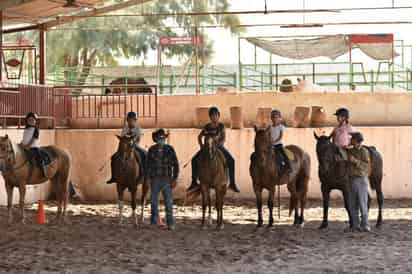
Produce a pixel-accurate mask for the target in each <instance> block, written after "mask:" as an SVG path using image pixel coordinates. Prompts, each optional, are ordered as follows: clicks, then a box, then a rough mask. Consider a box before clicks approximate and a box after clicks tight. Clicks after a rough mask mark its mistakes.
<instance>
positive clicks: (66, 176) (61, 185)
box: [0, 135, 72, 224]
mask: <svg viewBox="0 0 412 274" xmlns="http://www.w3.org/2000/svg"><path fill="white" fill-rule="evenodd" d="M41 149H42V150H44V151H45V152H47V154H48V155H49V156H50V157H51V162H50V164H49V165H48V166H47V167H46V172H47V174H46V175H47V178H46V177H45V176H44V175H43V172H42V170H41V168H39V166H38V164H31V161H30V159H29V158H28V154H27V152H26V151H25V150H24V149H23V148H22V147H21V146H20V145H18V144H15V143H14V142H12V140H10V138H9V137H8V136H7V135H6V136H4V137H0V171H1V172H2V174H3V177H4V181H5V186H6V191H7V210H8V222H9V223H11V222H12V219H13V215H12V203H13V190H14V188H15V187H18V188H19V193H20V201H19V205H20V211H21V222H22V223H23V224H24V223H25V214H24V198H25V195H26V185H37V184H41V183H45V182H46V181H48V180H49V179H50V181H51V183H52V185H53V187H54V188H55V190H56V196H57V203H58V205H57V222H64V217H65V215H66V207H67V202H68V186H69V181H70V171H71V167H72V163H71V157H70V154H69V153H68V152H67V151H65V150H62V149H59V148H57V147H55V146H47V147H42V148H41Z"/></svg>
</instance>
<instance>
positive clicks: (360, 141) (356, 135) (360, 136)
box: [349, 132, 364, 143]
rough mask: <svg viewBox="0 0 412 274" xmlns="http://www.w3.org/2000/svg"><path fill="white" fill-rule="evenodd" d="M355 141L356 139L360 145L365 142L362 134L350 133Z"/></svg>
mask: <svg viewBox="0 0 412 274" xmlns="http://www.w3.org/2000/svg"><path fill="white" fill-rule="evenodd" d="M349 134H350V135H351V136H352V138H353V139H355V140H356V141H357V142H358V143H362V142H363V140H364V139H363V135H362V133H360V132H351V133H349Z"/></svg>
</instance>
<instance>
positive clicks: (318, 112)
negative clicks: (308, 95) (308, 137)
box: [310, 106, 327, 127]
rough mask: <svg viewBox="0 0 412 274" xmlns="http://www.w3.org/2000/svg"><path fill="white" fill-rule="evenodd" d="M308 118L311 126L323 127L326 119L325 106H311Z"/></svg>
mask: <svg viewBox="0 0 412 274" xmlns="http://www.w3.org/2000/svg"><path fill="white" fill-rule="evenodd" d="M310 120H311V125H312V127H324V126H325V125H326V120H327V114H326V110H325V108H324V107H322V106H312V115H311V119H310Z"/></svg>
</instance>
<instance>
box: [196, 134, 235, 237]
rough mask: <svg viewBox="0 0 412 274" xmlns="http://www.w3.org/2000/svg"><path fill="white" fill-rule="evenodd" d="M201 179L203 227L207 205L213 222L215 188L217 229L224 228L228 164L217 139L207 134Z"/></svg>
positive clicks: (201, 155) (201, 163)
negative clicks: (212, 190) (212, 199)
mask: <svg viewBox="0 0 412 274" xmlns="http://www.w3.org/2000/svg"><path fill="white" fill-rule="evenodd" d="M199 181H200V191H201V194H202V210H203V215H202V227H203V228H204V229H205V228H206V222H205V217H206V207H208V209H209V215H208V223H209V225H211V224H212V209H211V207H212V202H211V199H210V190H211V189H214V190H215V195H216V211H217V227H216V228H217V229H218V230H221V229H223V226H224V225H223V201H224V198H225V194H226V190H227V182H228V174H227V164H226V159H225V156H224V155H223V153H222V152H221V151H220V150H219V148H218V146H217V143H216V139H215V138H213V137H211V136H206V137H205V141H204V145H203V148H202V151H201V153H200V156H199Z"/></svg>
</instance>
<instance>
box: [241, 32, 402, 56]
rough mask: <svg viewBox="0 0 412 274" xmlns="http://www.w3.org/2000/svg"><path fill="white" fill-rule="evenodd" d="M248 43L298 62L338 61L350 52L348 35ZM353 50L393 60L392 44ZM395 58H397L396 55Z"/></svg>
mask: <svg viewBox="0 0 412 274" xmlns="http://www.w3.org/2000/svg"><path fill="white" fill-rule="evenodd" d="M247 41H248V42H250V43H252V44H254V45H256V46H258V47H260V48H262V49H264V50H266V51H268V52H271V53H273V54H275V55H278V56H282V57H286V58H290V59H298V60H300V59H307V58H313V57H320V56H323V57H329V58H330V59H336V58H337V57H338V56H340V55H342V54H345V53H347V52H348V51H349V36H347V35H335V36H327V37H321V38H314V39H292V40H276V41H271V40H264V39H258V38H248V39H247ZM352 48H359V49H360V50H362V51H363V52H364V53H365V54H366V55H368V56H369V57H371V58H373V59H375V60H388V59H391V58H392V50H393V48H392V43H367V44H364V43H361V44H353V45H352ZM395 56H397V54H396V53H395Z"/></svg>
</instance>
